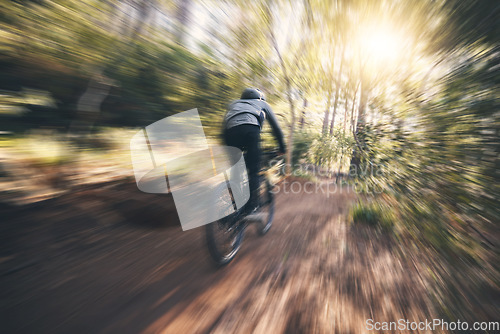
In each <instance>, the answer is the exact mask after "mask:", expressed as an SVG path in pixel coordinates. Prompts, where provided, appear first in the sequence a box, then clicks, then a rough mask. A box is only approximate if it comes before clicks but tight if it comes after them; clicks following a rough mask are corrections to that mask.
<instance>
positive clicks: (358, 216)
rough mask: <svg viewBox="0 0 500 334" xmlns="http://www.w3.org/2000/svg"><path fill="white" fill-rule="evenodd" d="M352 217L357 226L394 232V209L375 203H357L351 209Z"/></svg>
mask: <svg viewBox="0 0 500 334" xmlns="http://www.w3.org/2000/svg"><path fill="white" fill-rule="evenodd" d="M350 216H351V217H352V221H353V222H354V223H355V224H367V225H369V226H374V227H380V228H381V229H383V230H384V231H392V230H393V228H394V217H393V214H392V209H391V208H388V207H383V206H382V205H381V204H377V203H376V202H375V201H372V202H368V203H366V202H361V201H359V202H357V203H356V204H355V205H353V206H352V207H351V209H350Z"/></svg>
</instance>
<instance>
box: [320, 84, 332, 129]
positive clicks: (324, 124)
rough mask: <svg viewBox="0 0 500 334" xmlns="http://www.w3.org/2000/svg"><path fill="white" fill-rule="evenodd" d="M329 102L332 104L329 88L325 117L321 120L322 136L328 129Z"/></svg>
mask: <svg viewBox="0 0 500 334" xmlns="http://www.w3.org/2000/svg"><path fill="white" fill-rule="evenodd" d="M331 102H332V90H331V88H330V89H329V90H328V101H327V103H326V110H325V117H324V118H323V131H322V133H323V134H326V130H327V129H328V123H329V115H330V105H331Z"/></svg>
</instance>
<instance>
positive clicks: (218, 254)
mask: <svg viewBox="0 0 500 334" xmlns="http://www.w3.org/2000/svg"><path fill="white" fill-rule="evenodd" d="M225 189H226V188H224V187H222V188H221V189H220V190H219V192H222V191H225ZM219 198H221V197H219ZM225 204H229V203H225ZM223 205H224V204H223ZM231 205H232V203H231ZM240 219H241V217H240V216H239V214H237V213H235V214H232V215H230V216H228V217H225V218H222V219H219V220H217V221H215V222H213V223H210V224H207V225H205V236H206V243H207V246H208V251H209V253H210V256H211V257H212V259H213V260H214V261H215V263H216V264H217V265H218V266H224V265H226V264H228V263H229V262H231V260H232V259H233V258H234V257H235V256H236V253H238V251H239V250H240V247H241V243H242V241H243V234H244V227H243V226H241V225H240V222H239V220H240ZM230 227H231V228H230ZM219 235H222V240H221V238H219ZM227 242H229V247H225V245H224V244H225V243H227Z"/></svg>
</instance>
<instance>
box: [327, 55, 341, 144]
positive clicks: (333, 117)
mask: <svg viewBox="0 0 500 334" xmlns="http://www.w3.org/2000/svg"><path fill="white" fill-rule="evenodd" d="M343 52H344V51H343V50H342V53H343ZM343 63H344V55H343V54H342V58H340V68H339V74H338V75H337V81H336V87H335V100H334V102H333V113H332V122H331V123H330V135H332V134H333V127H334V126H335V116H336V114H337V105H338V104H339V93H340V80H341V79H342V66H343Z"/></svg>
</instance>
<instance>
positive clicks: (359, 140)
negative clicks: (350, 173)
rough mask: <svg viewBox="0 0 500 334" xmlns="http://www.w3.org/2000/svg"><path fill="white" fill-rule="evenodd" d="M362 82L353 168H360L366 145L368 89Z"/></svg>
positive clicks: (355, 132) (355, 133)
mask: <svg viewBox="0 0 500 334" xmlns="http://www.w3.org/2000/svg"><path fill="white" fill-rule="evenodd" d="M363 83H364V82H362V83H361V94H360V98H359V108H358V122H357V125H356V131H354V140H355V141H356V146H355V148H354V152H353V154H352V158H351V169H353V168H355V169H356V171H355V172H357V170H359V167H360V164H361V154H362V151H363V149H364V147H365V141H364V136H363V135H362V134H363V132H364V130H365V117H366V102H367V100H368V89H367V87H365V86H363ZM365 85H366V84H365Z"/></svg>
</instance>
